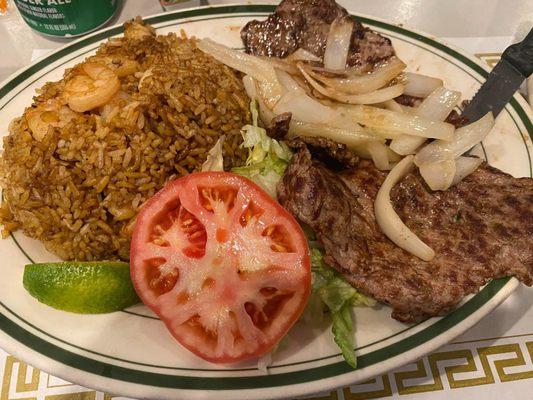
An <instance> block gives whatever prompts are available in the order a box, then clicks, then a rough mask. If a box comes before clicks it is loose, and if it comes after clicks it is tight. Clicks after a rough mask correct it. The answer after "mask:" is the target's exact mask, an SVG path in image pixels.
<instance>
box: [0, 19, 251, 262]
mask: <svg viewBox="0 0 533 400" xmlns="http://www.w3.org/2000/svg"><path fill="white" fill-rule="evenodd" d="M249 119H250V116H249V111H248V98H247V96H246V94H245V91H244V88H243V86H242V83H241V81H240V79H239V77H238V76H237V75H236V73H235V72H234V71H232V70H231V69H229V68H228V67H226V66H224V65H223V64H221V63H219V62H218V61H216V60H214V59H213V58H211V57H210V56H207V55H205V54H204V53H202V52H201V51H200V50H198V49H197V48H196V42H195V39H188V38H186V37H185V36H184V34H182V35H181V36H178V35H175V34H170V35H167V36H156V35H155V32H154V30H153V28H151V27H150V26H147V25H143V24H142V23H141V21H139V20H136V21H133V22H130V23H127V24H126V25H125V34H124V37H123V38H112V39H110V40H109V41H108V42H107V43H105V44H103V45H102V46H101V47H100V48H99V50H98V52H97V53H96V55H94V56H92V57H89V58H88V59H87V60H85V61H84V62H83V63H82V64H79V65H77V66H76V67H74V68H72V69H70V70H67V71H66V72H65V75H64V77H63V79H62V80H60V81H58V82H52V83H47V84H46V85H45V86H44V87H43V88H42V89H41V90H40V91H39V95H38V96H37V97H35V98H34V103H33V105H32V106H31V107H30V108H27V109H26V110H25V112H24V114H23V115H22V116H21V117H19V118H17V119H15V120H14V121H12V123H11V125H10V127H9V135H8V136H7V137H5V139H4V151H3V154H2V157H1V159H0V179H1V182H0V183H1V185H2V188H3V202H2V207H1V209H0V223H2V224H3V226H4V228H3V232H2V233H3V235H4V237H5V236H7V235H8V234H9V233H10V232H12V231H14V230H17V229H19V228H22V229H23V231H24V233H25V234H26V235H28V236H30V237H33V238H36V239H39V240H41V241H42V242H43V243H44V245H45V246H46V248H47V249H48V250H49V251H51V252H53V253H55V254H57V255H58V256H59V257H61V258H63V259H66V260H71V259H76V260H104V259H123V260H127V259H128V258H129V244H130V235H131V230H132V228H133V225H134V222H135V217H136V215H137V212H138V211H139V209H140V207H141V206H142V204H143V202H144V201H146V200H147V199H148V198H150V197H151V196H153V195H154V194H155V193H156V192H157V191H158V190H159V189H161V188H162V187H163V186H164V184H165V183H166V182H167V181H169V180H172V179H174V178H176V177H179V176H182V175H185V174H187V173H189V172H193V171H197V170H199V169H200V167H201V165H202V163H203V162H204V161H205V159H206V155H207V151H208V150H209V149H210V148H211V147H212V146H213V145H214V144H215V142H216V141H217V140H218V138H219V137H220V136H221V135H223V134H224V135H225V137H226V139H225V141H224V160H225V163H226V167H230V166H235V165H241V164H242V163H243V162H244V160H245V158H246V153H245V151H244V149H241V148H240V147H239V145H240V142H241V135H240V128H241V127H242V126H243V125H245V124H246V123H248V122H249Z"/></svg>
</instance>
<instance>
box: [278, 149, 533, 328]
mask: <svg viewBox="0 0 533 400" xmlns="http://www.w3.org/2000/svg"><path fill="white" fill-rule="evenodd" d="M385 176H386V173H383V172H381V171H378V170H377V169H376V168H375V167H374V166H373V164H372V163H371V162H369V161H366V160H363V161H361V162H360V163H359V165H358V167H357V168H356V169H354V170H352V171H349V172H343V173H333V172H332V171H330V170H329V169H328V168H326V167H325V166H324V165H323V164H322V163H320V162H317V161H314V160H312V159H311V155H310V153H309V152H308V151H307V150H306V149H303V150H300V151H299V152H298V153H297V154H296V155H295V156H294V157H293V159H292V160H291V163H290V164H289V166H288V168H287V170H286V172H285V175H284V177H283V180H282V182H280V184H279V185H278V195H279V202H280V203H281V204H282V205H283V206H284V207H285V208H286V209H287V210H289V212H291V213H292V214H293V215H294V216H295V217H296V218H298V219H299V220H300V221H301V222H303V223H306V224H308V225H309V226H310V227H311V228H312V229H314V231H315V233H316V235H317V237H318V238H319V240H320V241H321V242H322V244H323V245H324V248H325V254H326V262H327V263H328V264H329V265H331V266H332V267H334V268H335V269H337V270H338V271H340V272H341V273H342V274H343V275H344V277H345V278H346V279H347V280H348V281H349V282H350V283H351V284H352V285H353V286H354V287H355V288H357V289H358V290H360V291H361V292H362V293H364V294H366V295H369V296H372V297H374V298H375V299H376V300H379V301H381V302H384V303H386V304H388V305H390V306H391V307H392V308H393V311H392V317H393V318H396V319H398V320H400V321H403V322H415V321H420V320H422V319H424V318H426V317H430V316H437V315H443V314H446V313H448V312H449V311H450V310H452V309H453V308H454V307H455V306H456V305H457V304H458V303H459V302H460V301H461V300H462V299H463V298H464V297H465V296H466V295H468V294H470V293H474V292H476V291H478V289H479V288H480V287H481V286H483V285H485V284H486V283H488V282H489V281H490V280H491V279H495V278H501V277H505V276H516V277H517V278H518V279H519V280H521V281H522V282H523V283H525V284H526V285H531V284H532V283H533V213H532V211H531V205H532V204H533V180H532V179H528V178H521V179H516V178H513V177H512V176H510V175H508V174H505V173H503V172H501V171H498V170H496V169H494V168H492V167H489V166H487V165H483V166H482V167H481V168H480V169H478V170H477V171H476V172H474V173H473V174H471V175H470V176H468V177H467V178H465V179H464V180H463V181H462V182H460V183H459V184H457V185H456V186H454V187H452V188H450V189H448V190H447V191H444V192H431V191H430V190H429V189H428V188H427V187H426V185H425V184H424V182H423V180H422V178H421V177H420V176H419V174H418V173H411V174H409V175H408V176H407V177H405V178H404V179H403V180H402V182H401V183H399V184H398V185H396V186H395V187H394V189H393V191H392V193H391V199H392V202H393V205H394V208H395V210H396V212H397V213H398V215H399V216H400V218H401V219H402V220H403V221H404V222H405V223H406V225H407V226H408V227H409V228H410V229H411V230H413V231H414V232H415V233H416V234H417V235H418V236H419V237H420V238H421V239H422V240H423V241H424V242H426V243H427V244H428V245H429V246H431V247H432V248H433V249H434V250H435V252H436V256H435V258H434V259H433V260H432V261H430V262H425V261H422V260H421V259H419V258H417V257H415V256H413V255H411V254H409V253H407V252H406V251H404V250H403V249H401V248H399V247H397V246H396V245H394V244H393V243H392V242H391V241H390V240H389V239H388V238H387V237H385V235H384V234H383V233H381V231H380V230H379V228H378V226H377V223H376V220H375V217H374V199H375V197H376V195H377V192H378V189H379V187H380V186H381V184H382V182H383V180H384V179H385Z"/></svg>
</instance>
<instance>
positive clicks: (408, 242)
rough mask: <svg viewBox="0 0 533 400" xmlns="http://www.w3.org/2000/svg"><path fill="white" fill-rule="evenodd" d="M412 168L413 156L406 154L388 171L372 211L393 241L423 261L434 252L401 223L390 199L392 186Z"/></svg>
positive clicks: (382, 228) (428, 258) (383, 230)
mask: <svg viewBox="0 0 533 400" xmlns="http://www.w3.org/2000/svg"><path fill="white" fill-rule="evenodd" d="M412 168H413V156H407V157H405V158H404V159H403V160H402V161H400V162H399V163H398V164H396V166H395V167H394V168H393V169H392V170H391V171H390V172H389V174H388V175H387V177H386V178H385V181H384V182H383V184H382V185H381V187H380V188H379V191H378V194H377V196H376V201H375V202H374V213H375V215H376V221H377V223H378V225H379V227H380V229H381V231H382V232H383V233H384V234H385V235H386V236H387V237H388V238H389V239H390V240H391V241H392V242H393V243H395V244H396V245H397V246H399V247H401V248H402V249H404V250H405V251H407V252H409V253H411V254H413V255H415V256H417V257H419V258H421V259H422V260H424V261H431V260H432V259H433V258H434V257H435V252H434V251H433V249H432V248H431V247H429V246H428V245H427V244H425V243H424V242H423V241H422V240H420V238H419V237H418V236H416V235H415V234H414V233H413V232H412V231H411V230H410V229H409V228H408V227H407V226H406V225H405V224H404V223H403V221H402V220H401V219H400V217H399V216H398V214H396V211H394V208H393V206H392V202H391V199H390V192H391V189H392V188H393V186H394V185H395V184H396V183H398V182H399V181H400V180H401V179H403V178H404V177H405V175H407V174H408V173H409V172H410V171H411V170H412Z"/></svg>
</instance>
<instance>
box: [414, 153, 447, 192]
mask: <svg viewBox="0 0 533 400" xmlns="http://www.w3.org/2000/svg"><path fill="white" fill-rule="evenodd" d="M419 169H420V175H422V178H424V181H426V183H427V185H428V186H429V188H430V189H431V190H446V189H448V188H449V187H450V186H452V182H453V179H454V176H455V174H456V166H455V160H454V159H453V158H448V159H446V160H443V161H439V162H436V163H431V164H424V165H421V166H420V167H419Z"/></svg>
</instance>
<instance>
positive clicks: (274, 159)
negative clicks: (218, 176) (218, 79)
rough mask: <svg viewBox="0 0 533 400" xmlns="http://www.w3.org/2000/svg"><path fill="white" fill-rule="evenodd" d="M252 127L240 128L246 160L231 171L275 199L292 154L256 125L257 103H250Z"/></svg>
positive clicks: (285, 146)
mask: <svg viewBox="0 0 533 400" xmlns="http://www.w3.org/2000/svg"><path fill="white" fill-rule="evenodd" d="M250 111H251V113H252V125H245V126H244V127H243V128H242V131H241V133H242V137H243V143H242V145H241V146H242V147H244V148H247V149H248V159H247V160H246V165H245V166H243V167H235V168H233V169H232V170H231V171H232V172H235V173H236V174H239V175H243V176H245V177H247V178H248V179H250V180H252V181H254V182H255V183H257V184H258V185H259V186H261V187H262V188H263V189H265V190H266V191H267V192H268V194H270V195H271V196H272V197H274V198H275V197H276V185H277V184H278V182H279V180H280V179H281V177H282V176H283V173H284V172H285V168H287V164H288V163H289V160H290V159H291V157H292V152H291V150H290V149H289V148H288V146H287V145H286V144H285V143H283V142H278V141H277V140H275V139H272V138H271V137H269V136H268V135H267V133H266V130H265V129H264V128H261V127H260V126H259V125H258V115H259V114H258V110H257V102H256V101H255V100H253V101H252V102H251V103H250Z"/></svg>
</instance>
